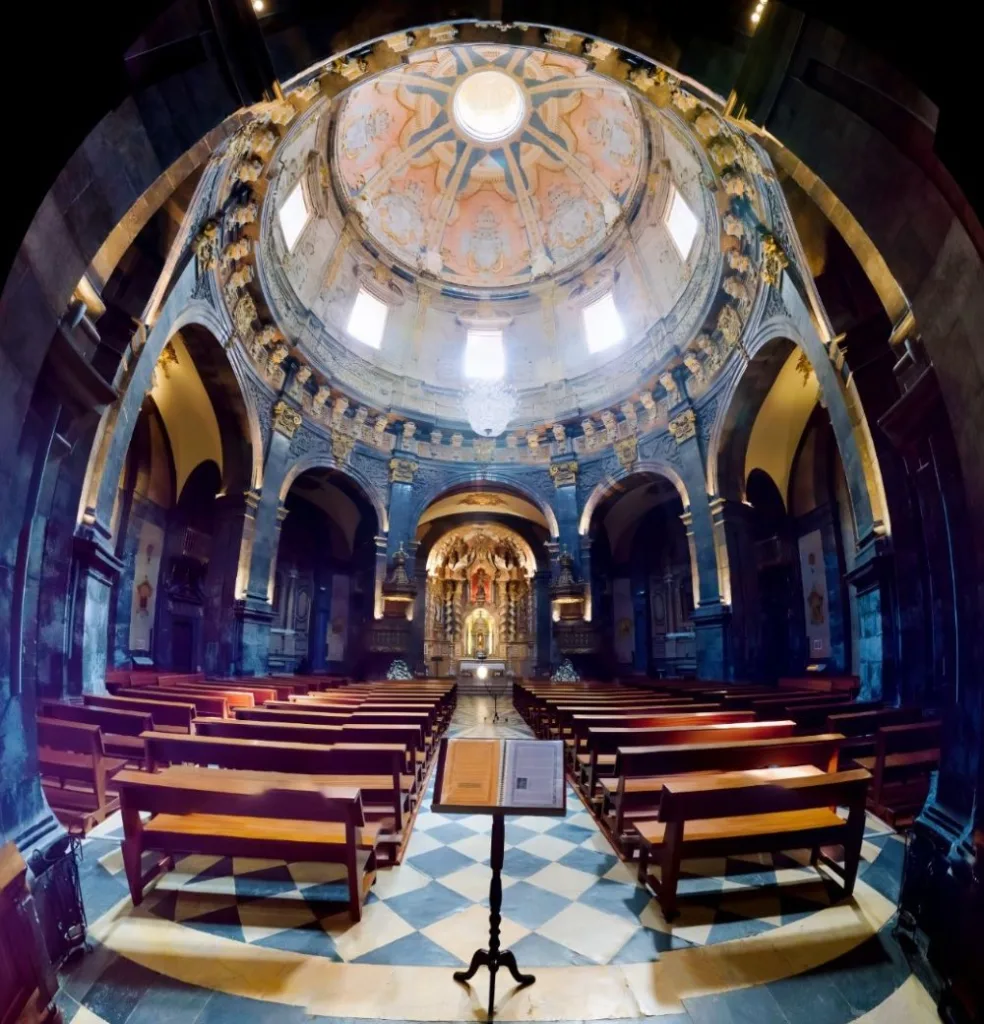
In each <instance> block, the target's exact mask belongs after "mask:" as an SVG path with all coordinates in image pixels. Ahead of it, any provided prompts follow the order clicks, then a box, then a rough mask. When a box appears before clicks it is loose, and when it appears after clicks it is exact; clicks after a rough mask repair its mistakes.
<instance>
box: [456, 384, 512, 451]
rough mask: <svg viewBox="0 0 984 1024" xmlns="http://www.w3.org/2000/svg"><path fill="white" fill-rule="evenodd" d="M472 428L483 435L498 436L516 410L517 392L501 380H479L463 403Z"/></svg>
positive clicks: (470, 387)
mask: <svg viewBox="0 0 984 1024" xmlns="http://www.w3.org/2000/svg"><path fill="white" fill-rule="evenodd" d="M461 404H462V405H463V406H464V410H465V415H466V416H467V417H468V422H469V423H470V424H471V428H472V430H474V431H475V433H476V434H478V435H479V436H481V437H498V436H499V435H500V434H501V433H502V432H503V431H504V430H505V429H506V427H508V426H509V420H510V419H511V418H512V415H513V413H514V412H515V411H516V392H515V391H513V389H512V388H511V387H509V386H508V385H507V384H505V383H503V381H501V380H477V381H475V382H474V383H472V384H471V385H469V387H468V389H467V390H466V391H465V394H464V397H463V399H462V403H461Z"/></svg>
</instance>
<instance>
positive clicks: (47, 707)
mask: <svg viewBox="0 0 984 1024" xmlns="http://www.w3.org/2000/svg"><path fill="white" fill-rule="evenodd" d="M40 714H41V716H42V717H43V718H56V719H58V720H59V721H62V722H85V723H86V724H87V725H95V726H98V727H99V728H100V729H101V730H102V732H103V733H104V734H105V735H114V734H115V735H117V736H139V735H140V734H141V733H142V732H146V731H147V730H148V729H153V728H154V722H153V719H152V718H151V716H150V714H149V712H146V711H118V710H116V709H113V708H99V707H91V706H89V705H86V704H65V703H63V702H62V701H57V700H43V701H42V702H41V708H40Z"/></svg>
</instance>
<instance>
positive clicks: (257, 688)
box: [160, 680, 293, 706]
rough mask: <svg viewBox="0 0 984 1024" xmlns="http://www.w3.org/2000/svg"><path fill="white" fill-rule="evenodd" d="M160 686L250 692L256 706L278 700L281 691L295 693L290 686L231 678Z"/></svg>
mask: <svg viewBox="0 0 984 1024" xmlns="http://www.w3.org/2000/svg"><path fill="white" fill-rule="evenodd" d="M160 687H161V689H165V690H168V689H170V690H192V691H195V692H200V693H213V692H218V693H229V692H231V693H248V694H250V695H251V696H252V698H253V704H254V706H258V705H260V704H262V703H263V702H264V701H267V700H277V699H278V698H279V696H280V694H281V693H283V694H284V695H285V696H286V697H290V696H292V695H293V690H291V689H289V688H287V689H280V688H278V687H275V686H264V685H260V684H258V683H249V682H241V681H239V680H235V681H231V680H230V681H228V682H222V683H220V682H215V681H212V680H206V681H203V682H200V683H194V684H186V683H167V682H163V681H162V682H161V683H160Z"/></svg>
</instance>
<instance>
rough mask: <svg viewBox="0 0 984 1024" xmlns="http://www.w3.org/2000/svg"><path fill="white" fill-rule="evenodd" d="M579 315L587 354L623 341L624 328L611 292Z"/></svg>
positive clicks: (586, 307) (601, 350)
mask: <svg viewBox="0 0 984 1024" xmlns="http://www.w3.org/2000/svg"><path fill="white" fill-rule="evenodd" d="M581 315H582V316H583V317H584V337H585V338H586V339H587V342H588V351H589V352H603V351H604V350H605V349H606V348H611V347H612V345H617V344H618V343H619V342H620V341H624V340H625V326H624V325H623V323H622V318H621V317H620V316H619V315H618V310H617V309H616V308H615V296H614V295H612V293H611V292H606V293H605V294H604V295H602V297H601V298H600V299H596V300H595V301H594V302H592V303H591V305H590V306H585V307H584V309H583V311H582V314H581Z"/></svg>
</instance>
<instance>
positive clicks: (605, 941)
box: [536, 903, 639, 963]
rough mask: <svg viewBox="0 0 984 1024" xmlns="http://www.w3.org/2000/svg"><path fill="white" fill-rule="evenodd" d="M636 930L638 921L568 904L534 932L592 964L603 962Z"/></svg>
mask: <svg viewBox="0 0 984 1024" xmlns="http://www.w3.org/2000/svg"><path fill="white" fill-rule="evenodd" d="M638 929H639V924H638V922H632V921H628V920H626V919H625V918H622V917H616V916H614V915H613V914H606V913H605V912H604V911H601V910H596V909H595V908H594V907H588V906H584V905H583V904H581V903H572V904H570V905H568V906H567V907H566V908H565V909H564V910H562V911H561V912H560V913H559V914H557V915H556V916H555V917H552V918H551V919H550V920H549V921H547V922H546V923H544V924H542V925H540V926H539V927H538V928H537V929H536V931H537V934H538V935H543V936H545V937H546V938H548V939H552V940H553V941H554V942H558V943H560V944H561V945H562V946H567V947H568V948H570V949H573V950H575V951H576V952H578V953H581V954H582V955H583V956H586V957H589V958H590V959H591V960H593V961H594V962H595V963H607V962H608V961H609V960H610V959H611V958H612V957H613V956H614V955H615V954H616V953H617V952H618V951H619V950H620V949H621V948H622V947H623V946H624V945H625V943H626V942H628V941H629V939H630V937H631V936H632V935H633V934H634V933H635V932H636V931H638Z"/></svg>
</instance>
